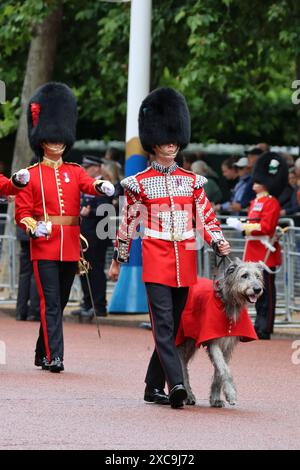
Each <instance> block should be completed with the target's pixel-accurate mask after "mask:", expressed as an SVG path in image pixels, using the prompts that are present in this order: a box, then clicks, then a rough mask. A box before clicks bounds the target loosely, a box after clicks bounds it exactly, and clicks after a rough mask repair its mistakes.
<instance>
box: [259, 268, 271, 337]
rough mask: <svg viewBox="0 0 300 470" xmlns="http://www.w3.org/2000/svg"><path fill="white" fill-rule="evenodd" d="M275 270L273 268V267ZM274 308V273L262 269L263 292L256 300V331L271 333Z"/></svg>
mask: <svg viewBox="0 0 300 470" xmlns="http://www.w3.org/2000/svg"><path fill="white" fill-rule="evenodd" d="M274 270H275V268H274ZM275 308H276V286H275V274H270V273H268V272H267V271H265V270H264V293H263V295H262V296H261V297H260V298H259V299H258V301H257V302H256V319H255V330H256V331H257V332H258V333H262V334H264V333H266V334H271V333H273V328H274V320H275Z"/></svg>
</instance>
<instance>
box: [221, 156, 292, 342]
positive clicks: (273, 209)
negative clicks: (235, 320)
mask: <svg viewBox="0 0 300 470" xmlns="http://www.w3.org/2000/svg"><path fill="white" fill-rule="evenodd" d="M253 181H254V185H253V189H254V192H255V193H256V198H255V199H254V200H253V201H251V204H250V208H249V212H248V216H247V221H246V223H242V222H241V221H239V220H238V219H233V218H231V217H230V218H228V219H227V223H228V225H229V226H231V227H233V228H235V229H237V230H239V231H243V232H244V233H245V236H246V246H245V252H244V261H254V262H259V261H261V262H263V265H264V267H265V269H264V286H265V288H264V293H263V295H262V296H261V297H260V298H259V299H258V301H257V303H256V313H257V315H256V320H255V330H256V333H257V336H258V337H259V338H260V339H270V337H271V334H272V333H273V327H274V320H275V308H276V287H275V273H274V272H275V271H276V267H277V266H280V265H281V262H282V261H281V249H280V245H279V243H278V241H277V235H276V227H277V225H278V220H279V215H280V204H279V202H278V200H277V199H276V197H278V196H279V195H280V193H281V192H282V191H283V190H284V188H285V187H286V185H287V183H288V168H287V164H286V162H285V160H284V159H283V158H282V157H280V156H279V155H277V154H276V153H274V152H265V153H264V154H262V155H261V156H260V157H259V159H258V161H257V163H256V166H255V168H254V174H253Z"/></svg>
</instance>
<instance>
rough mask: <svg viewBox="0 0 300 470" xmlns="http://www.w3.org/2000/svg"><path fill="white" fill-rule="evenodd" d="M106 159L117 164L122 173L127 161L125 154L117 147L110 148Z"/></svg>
mask: <svg viewBox="0 0 300 470" xmlns="http://www.w3.org/2000/svg"><path fill="white" fill-rule="evenodd" d="M104 159H105V160H108V161H111V162H115V164H116V165H117V166H118V167H119V170H120V171H122V167H123V165H124V160H125V155H124V152H122V151H121V150H119V149H117V148H115V147H109V148H108V149H107V150H106V152H105V155H104Z"/></svg>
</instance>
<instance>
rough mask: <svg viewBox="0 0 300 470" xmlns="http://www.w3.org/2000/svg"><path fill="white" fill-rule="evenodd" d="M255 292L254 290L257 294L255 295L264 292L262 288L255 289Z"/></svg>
mask: <svg viewBox="0 0 300 470" xmlns="http://www.w3.org/2000/svg"><path fill="white" fill-rule="evenodd" d="M253 290H254V293H255V294H260V293H261V291H262V288H261V287H254V289H253Z"/></svg>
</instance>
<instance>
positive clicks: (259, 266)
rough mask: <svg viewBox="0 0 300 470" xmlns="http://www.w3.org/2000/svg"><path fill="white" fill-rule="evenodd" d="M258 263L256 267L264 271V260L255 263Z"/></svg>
mask: <svg viewBox="0 0 300 470" xmlns="http://www.w3.org/2000/svg"><path fill="white" fill-rule="evenodd" d="M255 264H256V267H257V268H258V269H259V270H260V271H261V272H263V271H264V269H265V263H264V262H263V261H259V262H258V263H255Z"/></svg>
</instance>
